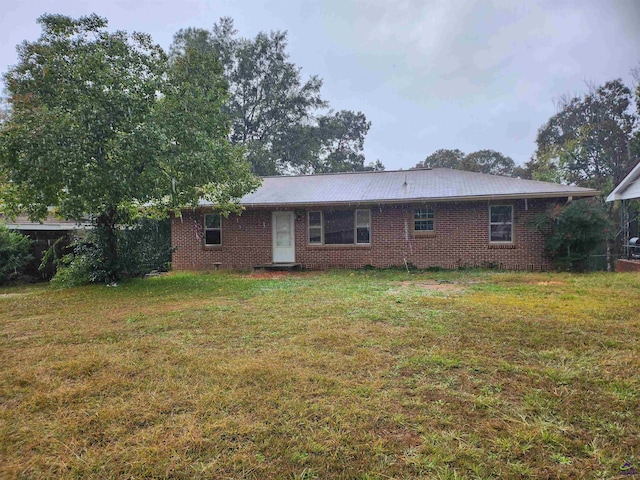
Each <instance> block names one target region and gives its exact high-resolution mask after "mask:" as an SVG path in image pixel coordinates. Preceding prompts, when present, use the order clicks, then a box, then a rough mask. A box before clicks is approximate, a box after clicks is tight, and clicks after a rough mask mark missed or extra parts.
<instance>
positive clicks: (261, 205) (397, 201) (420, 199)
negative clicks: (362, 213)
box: [198, 190, 600, 208]
mask: <svg viewBox="0 0 640 480" xmlns="http://www.w3.org/2000/svg"><path fill="white" fill-rule="evenodd" d="M599 193H600V192H599V191H598V190H588V191H579V192H566V191H565V192H544V193H526V194H522V193H520V194H506V195H475V196H468V195H467V196H459V197H416V198H402V199H391V200H388V199H386V200H342V201H336V202H260V203H252V202H246V203H245V202H241V203H240V205H241V206H242V207H245V208H276V207H289V208H300V207H310V206H327V207H345V206H353V205H397V204H407V203H434V202H439V203H445V202H482V201H502V200H519V199H527V200H532V199H549V198H565V197H566V198H567V199H571V198H575V197H595V196H597V195H598V194H599ZM213 206H214V204H212V203H206V204H201V205H198V207H199V208H202V207H213Z"/></svg>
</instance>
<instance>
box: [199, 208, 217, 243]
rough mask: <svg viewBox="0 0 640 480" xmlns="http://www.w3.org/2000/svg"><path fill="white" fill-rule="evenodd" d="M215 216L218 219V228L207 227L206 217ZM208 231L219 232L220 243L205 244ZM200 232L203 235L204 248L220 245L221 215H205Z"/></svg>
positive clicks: (212, 213) (213, 213) (214, 213)
mask: <svg viewBox="0 0 640 480" xmlns="http://www.w3.org/2000/svg"><path fill="white" fill-rule="evenodd" d="M211 216H217V217H218V218H219V219H220V222H219V224H220V226H219V227H207V217H211ZM208 231H218V232H220V243H207V232H208ZM202 232H203V234H204V238H203V240H202V241H203V242H204V245H205V247H218V246H220V245H222V215H221V214H219V213H216V212H211V213H207V214H205V215H204V217H203V228H202Z"/></svg>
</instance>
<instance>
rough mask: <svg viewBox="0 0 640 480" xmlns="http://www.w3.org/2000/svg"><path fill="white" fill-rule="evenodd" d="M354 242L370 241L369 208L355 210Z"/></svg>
mask: <svg viewBox="0 0 640 480" xmlns="http://www.w3.org/2000/svg"><path fill="white" fill-rule="evenodd" d="M356 243H371V211H370V210H356Z"/></svg>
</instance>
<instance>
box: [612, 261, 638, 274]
mask: <svg viewBox="0 0 640 480" xmlns="http://www.w3.org/2000/svg"><path fill="white" fill-rule="evenodd" d="M616 272H640V261H639V260H616Z"/></svg>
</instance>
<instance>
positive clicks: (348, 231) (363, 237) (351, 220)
mask: <svg viewBox="0 0 640 480" xmlns="http://www.w3.org/2000/svg"><path fill="white" fill-rule="evenodd" d="M308 218H309V244H310V245H354V244H355V245H368V244H369V243H371V211H370V210H364V209H362V210H360V209H358V210H324V211H314V212H309V216H308Z"/></svg>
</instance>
